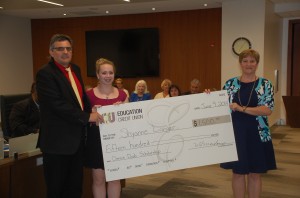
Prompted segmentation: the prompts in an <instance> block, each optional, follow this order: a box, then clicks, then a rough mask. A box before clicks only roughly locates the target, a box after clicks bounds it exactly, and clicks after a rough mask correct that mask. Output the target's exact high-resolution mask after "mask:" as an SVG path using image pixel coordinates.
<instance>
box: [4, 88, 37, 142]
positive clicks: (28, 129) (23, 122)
mask: <svg viewBox="0 0 300 198" xmlns="http://www.w3.org/2000/svg"><path fill="white" fill-rule="evenodd" d="M30 92H31V96H30V97H29V98H27V99H25V100H22V101H20V102H17V103H16V104H14V106H13V107H12V110H11V112H10V115H9V125H10V128H11V131H12V137H19V136H24V135H28V134H30V133H37V132H39V128H40V111H39V104H38V97H37V92H36V84H35V83H32V85H31V91H30Z"/></svg>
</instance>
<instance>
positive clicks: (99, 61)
mask: <svg viewBox="0 0 300 198" xmlns="http://www.w3.org/2000/svg"><path fill="white" fill-rule="evenodd" d="M104 64H109V65H112V66H113V70H114V73H116V67H115V65H114V63H113V62H112V61H110V60H108V59H105V58H99V59H98V60H97V61H96V74H98V73H99V71H100V67H101V65H104Z"/></svg>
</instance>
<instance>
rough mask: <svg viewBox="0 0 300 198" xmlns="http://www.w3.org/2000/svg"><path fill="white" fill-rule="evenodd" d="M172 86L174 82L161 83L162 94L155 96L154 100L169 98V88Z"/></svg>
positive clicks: (165, 80)
mask: <svg viewBox="0 0 300 198" xmlns="http://www.w3.org/2000/svg"><path fill="white" fill-rule="evenodd" d="M171 85H172V82H171V81H170V80H169V79H164V80H163V81H162V83H161V85H160V86H161V89H162V90H163V91H162V92H160V93H158V94H156V95H155V97H154V99H159V98H168V97H170V96H169V87H170V86H171Z"/></svg>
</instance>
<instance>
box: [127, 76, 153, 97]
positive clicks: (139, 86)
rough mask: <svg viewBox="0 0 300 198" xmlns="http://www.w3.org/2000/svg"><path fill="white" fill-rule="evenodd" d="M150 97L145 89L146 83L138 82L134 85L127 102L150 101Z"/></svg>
mask: <svg viewBox="0 0 300 198" xmlns="http://www.w3.org/2000/svg"><path fill="white" fill-rule="evenodd" d="M150 99H151V95H150V93H149V91H148V89H147V83H146V81H144V80H139V81H138V82H137V83H136V84H135V90H134V92H133V93H132V94H131V95H130V98H129V101H130V102H137V101H142V100H150Z"/></svg>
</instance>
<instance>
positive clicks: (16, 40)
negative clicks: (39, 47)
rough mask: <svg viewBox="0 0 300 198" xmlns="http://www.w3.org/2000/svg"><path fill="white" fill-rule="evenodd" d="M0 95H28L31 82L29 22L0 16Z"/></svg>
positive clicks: (23, 19) (24, 19)
mask: <svg viewBox="0 0 300 198" xmlns="http://www.w3.org/2000/svg"><path fill="white" fill-rule="evenodd" d="M0 28H1V30H0V94H1V95H3V94H17V93H28V92H29V91H30V86H31V83H32V81H33V65H32V47H31V45H32V44H31V26H30V20H29V19H26V18H19V17H8V16H4V15H0Z"/></svg>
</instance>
